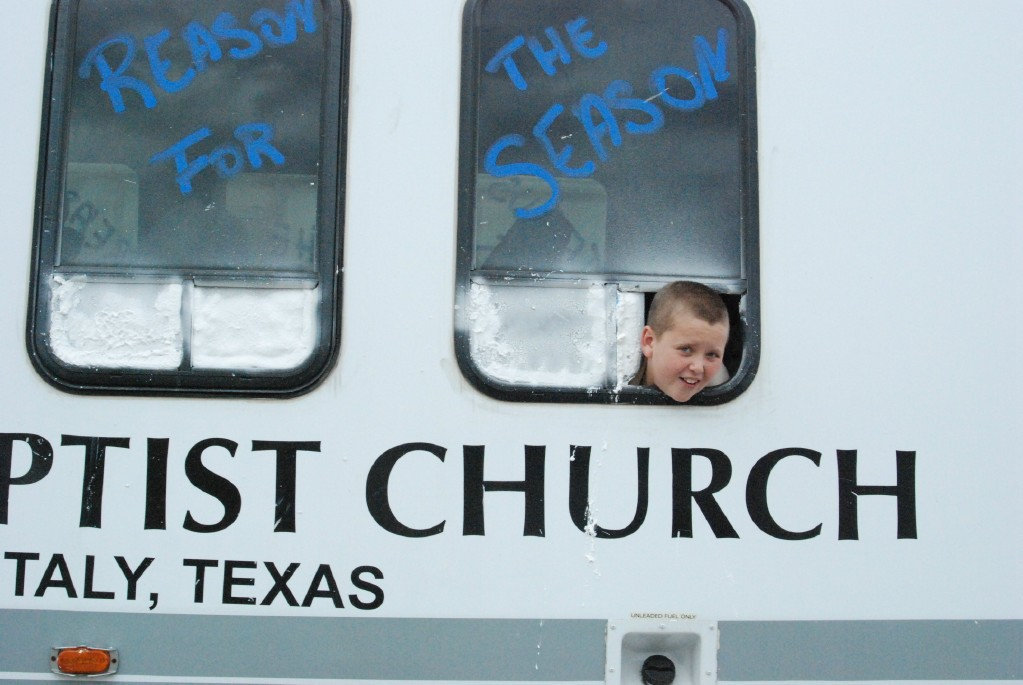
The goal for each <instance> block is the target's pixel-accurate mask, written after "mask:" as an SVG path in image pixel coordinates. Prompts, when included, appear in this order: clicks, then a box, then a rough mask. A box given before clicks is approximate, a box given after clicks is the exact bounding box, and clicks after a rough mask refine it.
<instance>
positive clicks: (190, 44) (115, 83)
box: [78, 0, 316, 114]
mask: <svg viewBox="0 0 1023 685" xmlns="http://www.w3.org/2000/svg"><path fill="white" fill-rule="evenodd" d="M314 2H315V0H289V2H288V3H287V5H286V7H285V9H284V13H283V14H280V13H278V12H275V11H274V10H271V9H268V8H263V9H259V10H257V11H255V12H253V13H252V15H251V16H250V17H249V22H248V23H249V26H250V27H251V30H250V29H249V28H244V27H243V26H242V25H241V24H240V22H239V20H238V19H237V18H236V17H235V16H234V15H233V14H231V13H230V12H223V13H221V14H218V15H217V17H216V18H215V19H214V20H213V23H212V24H210V25H209V26H206V25H205V24H203V23H201V22H199V21H191V22H189V23H188V24H186V25H185V26H184V27H183V28H181V30H180V31H179V33H178V34H177V40H180V41H181V42H183V43H184V45H185V47H186V48H187V49H188V54H189V55H190V57H191V62H190V64H189V65H188V66H187V67H186V68H184V70H183V71H181V65H174V64H172V63H171V61H170V60H168V59H166V58H164V57H162V56H161V55H160V51H161V48H163V46H164V44H165V43H167V41H169V40H171V39H172V37H173V36H172V33H171V31H170V29H163V30H161V31H157V32H156V33H153V34H150V35H148V36H146V37H145V38H144V39H143V40H142V46H143V50H144V51H145V54H146V61H147V63H148V67H149V73H150V75H151V76H152V82H151V83H150V82H147V81H146V80H144V79H143V78H140V77H138V76H131V75H129V74H128V70H129V68H130V67H131V66H132V64H133V63H134V62H135V58H136V56H137V55H138V52H139V49H138V43H137V42H136V39H135V37H134V36H132V35H129V34H123V33H122V34H118V35H115V36H112V37H110V38H107V39H105V40H103V41H101V42H100V43H99V44H97V45H96V46H95V47H93V48H92V49H91V50H89V52H88V54H86V56H85V59H84V60H83V61H82V64H81V66H80V67H79V68H78V75H79V76H80V77H81V78H83V79H89V78H91V77H92V75H93V73H95V74H96V75H97V76H98V77H99V87H100V88H101V89H102V90H103V92H105V93H106V94H107V96H108V97H109V98H110V104H111V106H112V107H113V109H114V111H115V112H117V113H118V114H120V113H121V112H124V111H125V108H126V104H125V93H126V92H129V93H134V94H135V95H136V96H137V97H138V98H140V99H141V100H142V104H144V105H145V106H146V108H147V109H152V108H154V107H156V105H157V95H156V88H159V89H160V90H162V91H164V92H165V93H177V92H178V91H181V90H183V89H185V88H187V87H188V86H189V85H190V84H191V83H192V82H193V81H194V80H195V79H196V78H197V77H198V76H199V75H200V74H202V73H204V72H205V71H206V70H207V68H208V67H209V65H210V63H212V62H219V61H220V60H221V59H223V58H224V56H225V55H227V57H229V58H230V59H234V60H243V59H251V58H253V57H255V56H256V55H258V54H259V53H260V52H262V51H263V49H264V47H265V46H267V45H269V46H271V47H279V46H284V45H290V44H291V43H294V42H295V41H296V40H298V27H299V24H300V23H301V26H302V30H303V31H304V32H306V33H313V32H315V31H316V15H315V13H314ZM172 71H180V75H178V76H177V77H172V76H171V73H172Z"/></svg>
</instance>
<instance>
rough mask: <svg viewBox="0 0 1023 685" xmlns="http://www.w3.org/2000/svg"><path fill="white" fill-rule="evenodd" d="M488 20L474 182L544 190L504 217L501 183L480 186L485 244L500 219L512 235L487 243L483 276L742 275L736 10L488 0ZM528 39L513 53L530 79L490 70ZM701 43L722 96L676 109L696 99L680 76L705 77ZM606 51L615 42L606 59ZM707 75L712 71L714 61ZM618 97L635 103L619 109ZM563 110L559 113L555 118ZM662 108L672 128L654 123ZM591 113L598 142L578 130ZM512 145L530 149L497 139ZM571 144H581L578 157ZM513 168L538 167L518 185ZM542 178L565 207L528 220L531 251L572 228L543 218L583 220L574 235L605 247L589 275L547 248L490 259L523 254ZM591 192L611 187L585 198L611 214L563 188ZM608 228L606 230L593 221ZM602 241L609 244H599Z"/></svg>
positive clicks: (708, 0)
mask: <svg viewBox="0 0 1023 685" xmlns="http://www.w3.org/2000/svg"><path fill="white" fill-rule="evenodd" d="M480 17H481V19H480V21H481V25H480V26H479V45H480V53H479V59H480V62H481V65H482V67H483V68H481V69H480V78H479V83H478V108H477V116H478V120H477V129H476V144H477V150H478V159H477V171H478V172H479V175H480V178H485V177H488V176H489V177H494V176H502V174H503V178H505V179H506V180H507V181H511V180H513V179H520V181H521V182H523V183H527V184H531V185H532V186H536V187H537V188H539V190H538V192H536V193H534V196H533V197H532V198H531V199H529V200H528V202H522V203H520V204H517V205H509V206H508V207H507V208H506V209H505V210H504V211H505V212H506V214H507V217H505V218H504V219H503V220H502V219H500V218H498V217H496V216H495V214H494V211H495V210H494V208H493V207H490V206H487V203H488V198H487V197H486V194H487V193H488V192H490V191H491V190H492V185H488V184H485V183H480V184H478V185H477V210H476V217H475V224H476V227H477V233H478V235H489V233H492V232H493V228H490V229H488V228H487V226H488V225H491V226H492V224H493V223H495V222H497V223H501V224H502V225H507V226H510V228H509V229H508V233H509V235H508V236H505V237H501V236H497V237H494V238H488V240H489V242H490V243H491V244H489V245H487V246H482V245H479V244H477V248H476V251H475V255H476V261H475V267H476V268H496V267H501V268H506V269H508V268H513V269H531V270H549V269H555V270H557V269H562V268H563V269H564V270H566V271H575V270H581V271H588V272H591V273H607V274H628V275H636V276H641V275H650V276H655V277H658V276H659V277H674V276H682V275H684V276H687V277H694V278H700V277H710V278H713V277H720V278H739V277H740V276H741V249H740V245H741V236H742V228H741V222H742V217H741V212H740V206H741V201H742V198H741V189H742V180H743V167H742V164H743V162H742V148H741V126H742V118H741V110H742V103H741V102H740V92H741V89H742V87H743V85H742V84H740V83H739V77H738V74H739V60H738V57H737V53H736V50H737V48H736V45H737V44H736V20H735V17H734V16H733V15H732V13H731V11H730V10H729V9H728V8H727V7H726V6H725V5H724V4H723V3H721V2H719V0H556V1H555V0H535V1H531V2H507V1H506V0H483V2H482V8H481V13H480ZM583 18H584V19H585V24H582V25H580V24H579V23H576V24H575V27H576V28H575V31H576V32H577V34H578V35H580V36H582V38H581V40H580V43H581V48H580V47H577V46H576V45H575V43H574V42H573V38H572V29H571V28H569V25H570V24H572V23H573V22H578V21H579V20H580V19H583ZM580 26H581V28H580ZM548 28H549V29H550V30H548ZM722 30H723V33H722ZM582 32H590V33H591V34H592V35H589V36H586V35H585V33H582ZM552 35H553V36H554V37H552ZM518 36H522V37H523V44H522V45H521V46H520V47H519V48H517V49H516V50H515V51H514V52H512V53H511V55H512V59H513V61H514V66H515V69H517V70H518V73H519V78H518V79H516V78H514V77H512V76H511V74H510V73H509V71H508V69H507V68H506V65H505V64H503V63H496V64H497V68H496V69H494V68H492V69H491V70H488V69H486V66H487V65H488V64H490V63H491V62H492V59H493V58H494V56H495V55H499V54H500V53H501V51H502V48H506V47H507V46H509V45H510V44H512V43H511V41H514V40H515V39H516V37H518ZM700 37H702V39H703V40H704V44H705V46H706V47H707V48H708V49H709V50H710V51H712V52H713V53H714V55H715V56H717V57H722V56H723V58H724V64H723V65H719V66H723V67H724V68H723V69H721V73H718V72H715V73H714V74H713V76H716V77H717V78H715V79H714V81H713V86H710V87H705V88H704V92H703V97H702V99H703V102H701V103H699V104H697V105H695V106H692V107H691V108H689V109H683V108H680V107H678V106H677V105H678V104H679V103H681V102H683V101H685V102H695V100H696V99H697V97H696V95H697V94H695V93H694V88H693V86H692V85H691V83H690V82H689V81H687V80H686V79H685V78H683V77H680V76H678V71H677V70H678V69H681V70H684V71H686V72H689V73H691V74H693V75H694V76H695V77H697V78H699V77H700V71H701V61H700V57H699V51H700V48H698V47H697V46H696V45H695V41H696V40H697V39H698V38H700ZM722 37H723V42H721V43H719V39H721V38H722ZM530 38H533V39H535V40H536V41H537V42H536V43H535V45H538V46H540V47H541V48H542V49H543V50H545V51H547V53H548V54H549V55H550V57H549V58H547V62H548V63H547V65H546V66H547V70H546V71H545V69H544V66H543V65H542V64H541V60H539V59H537V58H535V57H534V52H533V51H532V50H531V49H530V47H529V40H530ZM555 38H556V39H557V41H560V45H558V43H557V41H556V40H555ZM600 44H605V45H606V48H604V49H603V51H602V52H601V51H600V50H598V49H597V48H598V46H599V45H600ZM587 52H589V53H590V54H589V55H587V54H586V53H587ZM597 52H600V54H599V55H597V56H593V55H594V54H595V53H597ZM705 54H709V53H705ZM566 56H567V60H566V59H565V57H566ZM498 62H499V60H498ZM566 62H567V63H566ZM703 65H704V67H705V68H707V67H706V65H707V62H706V61H705V62H704V63H703ZM662 67H669V68H673V69H675V70H676V71H671V70H669V72H668V75H667V76H664V77H662V79H661V82H660V84H661V85H664V86H666V87H664V88H661V87H659V82H658V81H657V78H656V77H657V73H658V70H659V69H661V68H662ZM550 71H553V73H548V72H550ZM724 72H727V74H725V73H724ZM516 80H518V83H516ZM615 82H618V83H615ZM705 83H706V81H705ZM613 84H614V85H613ZM522 85H525V88H524V89H523V88H522ZM711 88H712V89H713V90H711ZM609 89H610V90H609ZM613 98H618V99H619V100H622V101H624V100H626V99H631V100H633V101H634V102H633V103H632V104H629V105H615V103H613V102H611V100H612V99H613ZM600 100H602V101H603V102H604V103H609V107H608V110H609V111H610V113H611V115H612V117H611V119H610V120H609V119H608V118H607V117H606V116H602V115H601V114H600V113H599V111H598V110H596V109H593V104H594V103H595V102H598V101H600ZM639 101H641V102H643V103H645V104H643V105H640V104H638V102H639ZM556 105H560V106H561V108H562V110H561V111H560V113H558V114H556V115H552V111H554V110H552V107H555V106H556ZM651 108H654V109H655V110H656V112H658V113H659V114H660V116H661V117H662V118H663V119H662V121H660V122H655V121H654V117H655V116H656V114H652V113H651V112H652V110H651ZM586 110H589V111H590V112H591V115H592V116H593V119H594V122H595V125H596V126H597V127H600V126H601V125H602V124H606V125H607V127H606V128H605V129H604V130H603V133H602V134H600V136H601V137H599V139H598V142H597V143H594V142H593V140H592V137H591V136H589V135H588V131H587V128H586V126H584V124H583V123H582V121H581V116H580V113H582V114H585V112H586ZM545 116H546V117H547V119H546V120H545ZM537 128H540V129H541V134H542V136H543V137H545V138H546V139H547V141H548V142H547V143H546V145H545V143H544V141H543V140H541V137H539V136H538V135H537V134H536V129H537ZM612 128H616V129H617V131H618V132H619V133H620V139H619V140H615V139H614V138H613V136H612V135H611V133H609V131H610V130H611V129H612ZM630 128H631V129H635V130H630ZM640 129H643V130H640ZM509 135H516V136H520V138H519V139H517V140H515V141H513V144H507V145H505V146H503V147H502V146H501V145H500V144H499V141H501V140H502V139H504V138H505V137H506V136H509ZM495 144H497V145H498V147H497V148H495V147H494V146H495ZM566 146H571V153H570V154H569V153H566V152H565V150H567V147H566ZM495 149H496V150H498V151H499V154H497V155H496V163H497V164H499V165H501V166H502V167H503V170H502V172H501V173H498V174H494V173H493V171H494V169H493V165H494V162H495V159H491V168H488V163H487V155H488V153H491V154H492V153H494V151H495ZM552 149H553V151H554V152H555V153H556V154H557V153H560V154H566V155H568V156H567V158H566V160H567V161H566V163H565V167H566V168H567V169H568V170H569V172H572V173H571V174H570V173H568V172H566V171H565V170H564V169H558V168H557V165H556V164H555V163H554V162H553V161H552V159H551V150H552ZM513 164H529V165H535V166H532V167H527V168H525V169H524V170H523V169H522V168H520V169H519V170H518V171H517V172H516V173H515V174H512V173H511V170H510V168H509V166H510V165H513ZM538 169H542V170H543V171H545V172H547V173H549V174H550V175H551V176H552V177H553V178H554V179H555V181H556V182H557V183H558V186H559V189H560V190H561V191H562V192H561V196H560V197H559V199H558V202H556V203H554V204H553V207H556V209H554V208H551V209H550V210H548V211H546V212H543V213H542V214H540V216H538V217H536V218H533V219H530V220H529V226H530V229H529V230H530V231H532V232H533V233H534V234H536V235H534V236H533V237H532V238H531V239H530V241H529V242H531V243H534V244H536V245H538V246H546V247H544V249H547V248H550V247H551V246H552V245H554V244H556V243H557V241H558V239H559V237H560V236H561V233H562V232H563V224H564V221H563V218H564V217H561V218H559V219H556V220H551V221H549V222H548V221H544V220H542V219H545V218H546V219H551V217H552V216H554V215H555V212H556V211H557V210H562V211H563V213H564V214H565V215H567V216H570V217H572V216H573V214H578V215H584V216H586V217H588V218H587V219H585V220H575V219H574V218H573V219H572V223H573V224H574V226H573V228H574V230H577V231H578V232H579V233H581V234H582V235H584V236H587V238H588V242H590V243H593V244H599V247H600V250H599V254H598V260H597V263H595V264H592V265H589V266H585V267H584V266H583V265H582V264H581V263H580V262H579V260H573V259H565V258H564V256H560V255H553V254H551V253H549V252H544V251H538V252H533V253H531V255H532V256H530V257H518V256H517V257H516V259H515V260H512V261H509V260H507V259H502V260H498V259H497V258H496V257H494V256H493V254H492V253H491V254H490V255H489V256H488V254H487V252H488V250H489V249H490V247H492V244H500V243H502V242H506V241H509V240H514V241H517V242H518V243H523V239H521V238H515V237H513V236H511V232H512V231H516V232H520V231H523V230H525V229H524V228H523V226H522V224H521V223H520V221H522V220H524V219H525V218H526V217H521V216H519V217H518V220H516V219H515V216H514V214H513V212H514V210H515V209H520V210H523V209H525V210H527V211H529V210H534V211H536V210H538V208H542V207H543V206H544V203H545V202H547V201H548V199H549V198H550V197H551V190H550V188H549V185H550V183H549V181H545V180H543V178H542V177H541V174H540V172H539V171H538ZM573 170H574V171H573ZM488 172H489V173H488ZM570 175H574V176H575V178H570ZM581 181H585V182H587V183H589V184H591V186H593V187H595V188H599V189H600V191H599V192H592V193H589V194H588V196H587V197H588V198H589V199H588V200H586V201H589V202H592V203H601V204H602V206H600V207H599V208H597V209H595V210H593V211H589V212H587V211H586V210H583V209H580V208H579V206H578V202H579V201H580V198H579V197H578V196H577V197H574V198H573V197H571V195H572V194H571V192H565V191H564V189H565V187H568V186H569V185H570V183H571V182H575V183H579V182H581ZM598 220H599V221H602V222H604V223H603V224H597V223H594V222H596V221H598ZM598 233H599V234H600V238H599V240H598V239H595V238H594V237H593V236H594V235H595V234H598ZM544 234H546V235H544ZM569 247H570V246H569ZM513 262H514V263H513Z"/></svg>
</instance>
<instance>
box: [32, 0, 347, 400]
mask: <svg viewBox="0 0 1023 685" xmlns="http://www.w3.org/2000/svg"><path fill="white" fill-rule="evenodd" d="M82 1H83V0H53V3H52V5H51V8H50V20H49V42H48V47H47V56H48V59H47V65H46V73H45V84H44V92H43V107H42V125H41V129H40V148H39V167H38V177H37V186H36V216H35V221H34V239H33V247H32V262H31V282H30V290H29V302H28V321H27V331H26V343H27V347H28V354H29V357H30V359H31V361H32V363H33V366H34V367H35V368H36V370H37V372H38V373H39V374H40V375H41V376H42V377H43V378H44V379H45V380H46V381H48V382H49V383H50V384H52V385H54V386H55V387H57V388H59V389H61V390H64V391H67V392H72V393H98V394H114V395H183V396H236V397H237V396H241V397H279V398H284V397H292V396H296V395H300V394H303V393H305V392H308V391H310V390H311V389H313V388H315V387H316V386H317V385H318V384H319V383H320V382H322V381H323V379H324V378H325V377H326V375H327V374H328V373H329V372H330V370H331V369H332V368H333V367H334V365H335V364H336V362H337V357H338V354H339V349H340V330H341V302H342V298H341V294H342V277H341V274H342V271H343V269H342V245H343V223H344V207H345V170H346V148H347V131H346V128H347V117H348V114H347V110H348V66H349V46H350V30H351V29H350V27H351V10H350V6H349V3H348V0H315V2H317V3H318V7H319V8H320V9H321V12H320V17H321V27H322V28H321V30H322V32H323V35H322V37H321V39H322V40H323V42H324V51H325V69H324V73H323V75H322V79H321V80H320V93H319V95H320V98H319V99H320V105H321V110H320V122H319V135H320V146H319V155H320V156H319V160H320V165H319V166H320V175H319V177H318V186H319V187H318V195H317V225H316V245H315V253H316V256H315V258H314V261H315V267H314V270H315V274H312V272H309V273H304V274H301V275H300V276H298V275H296V274H295V273H285V272H282V273H280V274H278V273H276V272H274V271H272V270H266V272H265V273H262V274H260V273H253V272H252V271H251V270H250V271H249V272H246V273H245V274H243V275H241V276H239V275H238V274H235V273H232V272H230V270H227V269H202V268H191V269H190V268H186V267H182V268H180V269H171V270H167V269H162V270H161V269H156V270H155V271H156V272H158V273H156V274H155V275H153V276H152V278H159V277H160V276H161V275H163V276H170V277H173V278H178V279H180V280H181V281H183V282H187V281H189V280H191V281H193V282H196V283H199V282H204V283H216V284H218V285H224V286H227V287H254V288H261V287H267V286H268V285H273V284H277V285H281V284H283V286H282V287H288V286H289V285H294V284H295V283H298V282H299V280H300V279H304V281H305V282H307V283H308V282H309V279H310V276H312V278H314V279H315V287H316V288H317V289H321V295H320V296H319V299H318V303H317V305H316V315H315V317H316V320H317V333H316V342H315V346H314V348H313V352H312V354H311V355H310V356H309V357H308V358H307V359H306V360H305V361H304V362H303V363H301V364H300V365H299V366H298V367H296V368H294V369H285V370H278V369H263V370H258V369H245V368H236V369H231V368H228V369H220V368H216V369H214V368H191V367H186V365H185V364H182V366H181V367H180V368H178V369H171V370H153V369H144V368H137V367H133V368H110V367H87V366H72V365H69V364H67V363H65V362H64V361H62V360H60V359H58V358H57V356H56V355H55V354H54V353H53V351H52V349H51V347H50V344H49V332H50V323H49V321H50V318H49V317H50V306H51V302H50V300H49V286H48V285H46V284H44V283H43V282H42V279H48V278H49V276H50V275H52V274H53V273H54V272H55V270H56V269H58V267H57V266H56V264H57V262H56V259H57V250H58V249H59V248H58V245H57V241H58V235H59V224H60V221H61V220H62V218H61V217H62V213H63V207H62V202H63V184H64V176H65V166H66V163H67V158H66V155H65V141H66V136H67V131H68V126H69V118H70V106H71V103H70V95H69V94H70V86H71V81H72V79H73V78H74V76H75V72H76V70H77V67H78V65H76V64H74V63H73V61H74V59H75V31H76V26H77V17H78V15H79V11H80V5H81V3H82ZM211 1H215V0H211ZM264 4H265V5H273V4H274V3H272V2H266V3H264ZM62 271H63V270H62ZM139 271H145V269H144V268H142V269H139V268H136V267H128V268H126V269H123V270H120V269H116V268H111V267H95V268H91V267H76V268H72V269H70V272H69V273H71V274H72V275H75V274H77V273H84V274H87V275H89V276H93V277H96V276H98V277H99V278H101V279H102V278H107V279H110V278H113V279H117V278H119V277H120V278H123V279H124V280H125V281H126V282H131V281H132V280H133V279H136V278H137V277H138V272H139ZM289 279H291V280H290V281H289Z"/></svg>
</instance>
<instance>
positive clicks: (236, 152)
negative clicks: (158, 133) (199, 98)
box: [149, 123, 284, 195]
mask: <svg viewBox="0 0 1023 685" xmlns="http://www.w3.org/2000/svg"><path fill="white" fill-rule="evenodd" d="M211 135H213V133H212V132H211V131H210V130H209V129H208V128H201V129H199V130H198V131H196V132H194V133H191V134H189V135H187V136H185V137H184V138H182V139H181V140H179V141H178V142H177V143H175V144H174V145H171V146H170V147H169V148H167V149H166V150H164V151H162V152H158V153H156V154H155V155H153V156H152V157H151V158H150V160H149V163H150V164H156V163H157V162H162V161H164V160H168V159H173V160H174V168H175V169H176V170H177V176H176V177H175V180H176V181H177V182H178V187H179V188H180V189H181V194H182V195H188V194H189V193H191V192H192V179H193V178H194V177H195V175H196V174H198V173H199V172H200V171H202V170H203V169H206V168H208V167H213V168H214V169H215V170H216V171H217V173H218V174H219V175H220V177H221V178H230V177H232V176H234V175H236V174H237V173H239V172H240V171H241V170H242V169H243V168H244V167H245V160H246V159H247V160H248V162H249V165H251V166H252V168H253V169H259V168H260V167H261V166H263V157H264V156H265V157H267V158H268V159H269V160H270V161H271V162H273V163H274V164H276V165H277V166H281V165H282V164H284V155H283V154H281V151H280V150H278V149H277V148H275V147H274V146H273V144H272V141H273V136H274V130H273V126H271V125H270V124H262V123H251V124H242V125H241V126H239V127H238V128H236V129H235V130H234V137H235V138H236V139H237V140H238V141H239V142H240V143H241V144H242V147H243V148H244V150H245V151H244V154H243V152H242V150H241V149H240V148H239V147H238V146H237V145H234V144H231V143H228V144H227V145H222V146H220V147H218V148H216V149H215V150H213V151H212V152H210V153H209V154H205V155H199V156H198V157H196V158H195V159H192V160H189V159H188V155H187V154H186V151H187V150H188V148H190V147H192V146H193V145H195V144H196V143H198V142H200V141H202V140H205V139H207V138H209V137H210V136H211Z"/></svg>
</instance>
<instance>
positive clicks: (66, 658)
mask: <svg viewBox="0 0 1023 685" xmlns="http://www.w3.org/2000/svg"><path fill="white" fill-rule="evenodd" d="M50 662H51V663H50V666H51V668H50V670H51V671H53V672H54V673H60V674H63V675H85V676H89V675H107V674H110V673H114V672H116V671H117V652H116V651H115V650H112V649H93V648H91V647H60V648H57V649H54V650H53V653H52V654H51V656H50Z"/></svg>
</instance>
